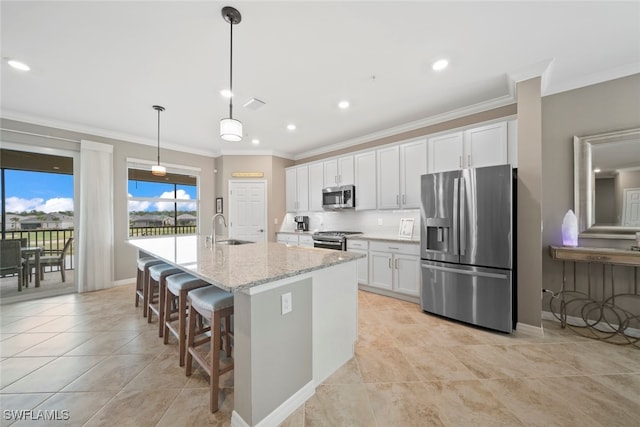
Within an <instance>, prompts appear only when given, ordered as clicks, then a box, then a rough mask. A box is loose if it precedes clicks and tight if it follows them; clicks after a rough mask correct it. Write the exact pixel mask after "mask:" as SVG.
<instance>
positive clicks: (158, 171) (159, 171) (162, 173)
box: [151, 105, 167, 176]
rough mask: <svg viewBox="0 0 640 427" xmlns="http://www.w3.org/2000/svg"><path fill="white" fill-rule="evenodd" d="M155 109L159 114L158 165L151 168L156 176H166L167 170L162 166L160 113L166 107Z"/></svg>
mask: <svg viewBox="0 0 640 427" xmlns="http://www.w3.org/2000/svg"><path fill="white" fill-rule="evenodd" d="M153 109H154V110H156V111H157V112H158V164H157V165H153V166H151V174H152V175H155V176H165V175H166V174H167V169H166V168H165V167H164V166H162V165H160V112H161V111H164V107H162V106H160V105H154V106H153Z"/></svg>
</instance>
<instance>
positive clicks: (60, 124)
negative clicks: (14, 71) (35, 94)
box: [0, 109, 217, 157]
mask: <svg viewBox="0 0 640 427" xmlns="http://www.w3.org/2000/svg"><path fill="white" fill-rule="evenodd" d="M0 118H2V119H6V120H15V121H18V122H24V123H27V124H31V125H37V126H46V127H50V128H55V129H59V130H61V131H67V132H75V133H80V134H83V136H79V137H78V141H79V140H81V139H91V137H90V136H98V137H102V138H109V139H116V140H119V141H124V142H130V143H133V144H141V145H149V146H152V147H155V146H156V145H157V143H158V142H157V141H156V140H152V139H148V138H142V137H139V136H135V135H130V134H127V133H123V132H115V131H112V130H107V129H101V128H97V127H92V126H84V125H80V124H77V123H71V122H64V121H60V120H52V119H45V118H42V117H36V116H29V115H26V114H21V113H18V112H15V111H11V110H6V109H3V110H1V111H0ZM43 136H47V135H43ZM87 136H89V137H87ZM162 148H163V149H167V150H174V151H180V152H183V153H190V154H197V155H200V156H208V157H216V153H217V151H216V150H198V149H194V148H193V147H189V146H184V145H180V144H175V143H171V142H166V141H163V142H162Z"/></svg>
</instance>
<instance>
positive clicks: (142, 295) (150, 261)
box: [135, 256, 162, 317]
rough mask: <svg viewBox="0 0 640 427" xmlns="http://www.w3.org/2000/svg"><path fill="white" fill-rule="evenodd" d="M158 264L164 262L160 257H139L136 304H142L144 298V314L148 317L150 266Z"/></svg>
mask: <svg viewBox="0 0 640 427" xmlns="http://www.w3.org/2000/svg"><path fill="white" fill-rule="evenodd" d="M157 264H162V261H160V260H159V259H158V258H155V257H152V256H148V257H141V258H138V274H137V275H136V301H135V305H136V307H138V305H139V304H140V299H142V306H143V307H145V309H144V310H142V315H143V316H144V317H147V309H146V307H147V304H148V300H147V293H146V291H147V286H146V284H147V283H148V282H149V267H151V266H153V265H157Z"/></svg>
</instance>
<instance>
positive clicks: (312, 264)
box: [129, 235, 365, 292]
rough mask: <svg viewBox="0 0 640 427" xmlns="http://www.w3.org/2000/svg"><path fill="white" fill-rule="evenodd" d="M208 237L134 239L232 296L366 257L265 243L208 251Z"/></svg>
mask: <svg viewBox="0 0 640 427" xmlns="http://www.w3.org/2000/svg"><path fill="white" fill-rule="evenodd" d="M204 242H205V238H204V236H194V235H191V236H171V237H152V238H143V239H130V240H129V243H131V244H132V245H133V246H135V247H136V248H138V249H140V250H141V251H144V252H146V253H148V254H149V255H153V256H155V257H157V258H160V259H162V260H163V261H166V262H167V263H169V264H171V265H174V266H176V267H178V268H181V269H183V270H184V271H185V272H189V273H191V274H193V275H194V276H197V277H199V278H201V279H203V280H206V281H207V282H209V283H211V284H212V285H216V286H218V287H219V288H222V289H224V290H226V291H229V292H236V291H240V290H243V289H248V288H251V287H253V286H258V285H262V284H265V283H269V282H273V281H276V280H280V279H284V278H287V277H292V276H296V275H299V274H303V273H307V272H311V271H314V270H319V269H322V268H326V267H330V266H332V265H336V264H341V263H344V262H349V261H352V260H355V259H358V258H363V257H364V256H365V255H364V254H357V253H352V252H342V251H334V250H331V249H320V248H308V247H301V246H288V245H284V244H282V243H274V242H265V243H251V244H246V245H236V246H234V245H230V246H229V245H215V247H213V248H207V247H205V243H204Z"/></svg>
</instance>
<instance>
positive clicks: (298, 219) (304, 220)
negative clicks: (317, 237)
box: [293, 215, 309, 231]
mask: <svg viewBox="0 0 640 427" xmlns="http://www.w3.org/2000/svg"><path fill="white" fill-rule="evenodd" d="M293 221H294V222H295V223H296V231H309V217H308V216H306V215H296V216H294V217H293Z"/></svg>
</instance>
